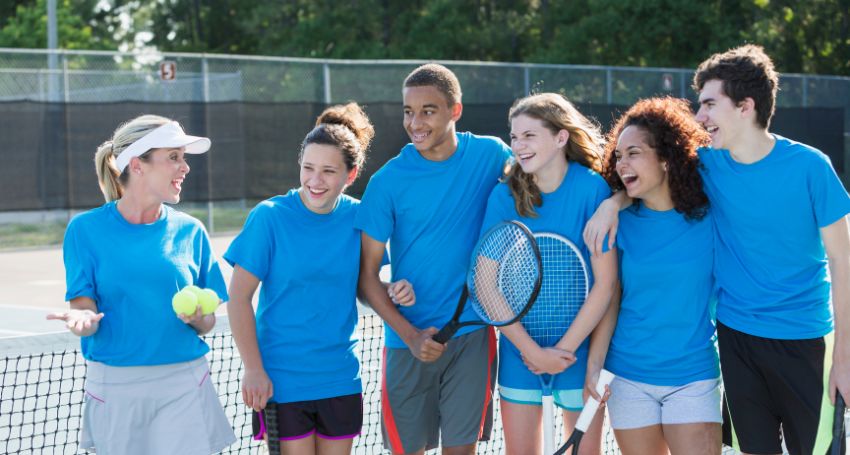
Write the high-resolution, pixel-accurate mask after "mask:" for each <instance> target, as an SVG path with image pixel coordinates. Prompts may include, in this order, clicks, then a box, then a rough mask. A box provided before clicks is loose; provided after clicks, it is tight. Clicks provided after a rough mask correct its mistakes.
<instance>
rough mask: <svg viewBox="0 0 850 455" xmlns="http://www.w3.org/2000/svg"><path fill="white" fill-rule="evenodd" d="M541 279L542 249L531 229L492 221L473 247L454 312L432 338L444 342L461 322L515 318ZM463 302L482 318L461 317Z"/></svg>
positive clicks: (497, 321)
mask: <svg viewBox="0 0 850 455" xmlns="http://www.w3.org/2000/svg"><path fill="white" fill-rule="evenodd" d="M542 280H543V265H542V262H541V259H540V250H539V249H538V248H537V243H536V242H535V241H534V236H533V235H532V234H531V231H529V230H528V228H527V227H525V225H524V224H522V223H519V222H517V221H506V222H502V223H499V224H497V225H495V226H493V227H492V228H491V229H490V230H488V231H487V232H486V233H484V235H483V236H481V239H479V240H478V244H476V245H475V249H474V250H473V251H472V257H471V259H470V264H469V271H468V272H467V274H466V283H465V284H464V286H463V291H462V292H461V296H460V301H458V304H457V309H456V310H455V313H454V316H452V319H451V320H450V321H449V323H448V324H446V326H445V327H443V328H442V330H440V331H439V332H438V333H436V334H435V335H434V336H433V337H432V338H433V339H434V341H436V342H438V343H443V344H445V343H446V342H447V341H449V340H450V339H451V338H452V335H454V334H455V333H456V332H457V331H458V330H459V329H460V328H461V327H465V326H470V325H492V326H496V327H500V326H505V325H510V324H513V323H514V322H516V321H518V320H519V319H521V318H522V317H523V316H524V315H525V314H526V313H527V312H528V310H529V309H530V308H531V306H532V304H534V300H535V299H536V298H537V294H538V292H540V285H541V283H542ZM466 305H472V308H473V309H474V310H475V313H476V314H477V315H478V317H479V318H480V319H478V320H470V321H464V322H460V317H461V315H462V314H463V310H464V308H465V307H466Z"/></svg>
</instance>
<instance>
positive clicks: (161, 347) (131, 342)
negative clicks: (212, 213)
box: [62, 201, 227, 366]
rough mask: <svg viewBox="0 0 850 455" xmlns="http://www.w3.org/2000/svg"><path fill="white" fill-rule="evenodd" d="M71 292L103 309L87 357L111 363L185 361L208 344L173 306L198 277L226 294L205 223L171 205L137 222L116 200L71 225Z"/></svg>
mask: <svg viewBox="0 0 850 455" xmlns="http://www.w3.org/2000/svg"><path fill="white" fill-rule="evenodd" d="M62 249H63V254H64V260H65V281H66V286H67V290H66V293H65V299H66V300H68V301H70V300H72V299H74V298H77V297H88V298H90V299H92V300H94V302H95V303H96V304H97V308H98V311H100V312H102V313H103V314H104V316H103V319H101V321H100V325H99V328H98V330H97V332H95V333H94V334H93V335H91V336H87V337H82V339H81V344H82V352H83V357H85V358H86V359H88V360H94V361H97V362H102V363H105V364H107V365H110V366H141V365H163V364H168V363H177V362H186V361H189V360H193V359H196V358H198V357H201V356H203V355H204V354H206V353H207V352H208V351H209V348H208V347H207V345H206V343H204V341H203V340H201V339H200V338H199V337H198V335H197V333H196V332H195V330H194V329H193V328H192V327H190V326H189V325H188V324H186V323H184V322H183V321H181V320H180V319H179V318H178V317H177V315H176V314H175V313H174V311H173V310H172V308H171V298H172V296H173V295H174V293H175V292H177V291H178V290H180V289H182V288H183V287H185V286H188V285H190V284H194V285H197V286H200V287H202V288H210V289H213V290H215V291H216V293H217V294H218V296H219V297H220V298H221V299H222V300H227V289H226V287H225V285H224V278H222V275H221V269H219V266H218V262H217V261H216V259H215V256H214V255H213V252H212V249H211V248H210V242H209V238H208V237H207V233H206V231H205V230H204V227H203V225H202V224H201V223H200V222H199V221H198V220H196V219H194V218H192V217H191V216H189V215H186V214H185V213H183V212H180V211H178V210H175V209H173V208H171V207H169V206H167V205H163V206H162V211H161V216H160V218H159V219H158V220H157V221H154V222H153V223H150V224H131V223H129V222H128V221H127V220H126V219H125V218H124V217H123V216H122V215H121V213H120V212H119V211H118V208H117V203H116V202H114V201H113V202H108V203H106V204H105V205H103V206H101V207H98V208H96V209H93V210H90V211H88V212H84V213H81V214H79V215H77V216H75V217H74V219H72V220H71V222H70V223H69V224H68V229H67V230H66V231H65V241H64V244H63V246H62Z"/></svg>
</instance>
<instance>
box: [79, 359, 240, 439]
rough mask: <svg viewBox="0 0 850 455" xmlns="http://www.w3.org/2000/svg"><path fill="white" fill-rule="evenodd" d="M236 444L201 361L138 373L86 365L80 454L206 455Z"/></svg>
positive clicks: (148, 368)
mask: <svg viewBox="0 0 850 455" xmlns="http://www.w3.org/2000/svg"><path fill="white" fill-rule="evenodd" d="M235 441H236V436H235V435H234V434H233V429H232V428H231V427H230V422H229V421H228V420H227V417H226V416H225V415H224V410H223V409H222V408H221V403H220V402H219V400H218V394H217V393H216V391H215V388H214V387H213V385H212V380H211V378H210V369H209V365H207V359H206V358H205V357H200V358H198V359H195V360H192V361H189V362H182V363H175V364H169V365H155V366H139V367H113V366H109V365H105V364H103V363H100V362H93V361H89V362H87V370H86V385H85V410H84V412H83V424H82V430H81V431H80V449H84V450H94V451H96V452H97V453H98V455H111V454H119V455H135V454H139V455H142V454H152V453H156V454H181V455H183V454H186V455H208V454H211V453H218V452H220V451H221V450H222V449H224V448H225V447H227V446H229V445H230V444H233V442H235Z"/></svg>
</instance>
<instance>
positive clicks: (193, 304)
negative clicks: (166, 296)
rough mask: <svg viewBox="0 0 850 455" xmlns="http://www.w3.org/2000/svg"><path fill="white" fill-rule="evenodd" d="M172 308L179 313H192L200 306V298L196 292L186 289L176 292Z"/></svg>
mask: <svg viewBox="0 0 850 455" xmlns="http://www.w3.org/2000/svg"><path fill="white" fill-rule="evenodd" d="M171 308H173V309H174V312H175V313H177V314H185V315H187V316H189V315H192V314H194V313H195V310H196V309H197V308H198V298H197V297H196V296H195V294H194V293H192V292H189V291H186V290H185V289H184V290H182V291H180V292H178V293H176V294H174V297H172V298H171Z"/></svg>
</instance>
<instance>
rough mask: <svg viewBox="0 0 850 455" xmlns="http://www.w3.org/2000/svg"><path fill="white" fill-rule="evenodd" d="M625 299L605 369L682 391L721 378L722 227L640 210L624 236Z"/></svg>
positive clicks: (624, 223)
mask: <svg viewBox="0 0 850 455" xmlns="http://www.w3.org/2000/svg"><path fill="white" fill-rule="evenodd" d="M617 247H618V250H619V260H620V278H621V282H622V287H623V296H622V300H621V303H620V315H619V317H618V318H617V327H616V329H615V330H614V336H613V338H612V339H611V346H610V348H609V350H608V357H607V358H606V361H605V367H606V368H607V369H609V370H611V372H612V373H614V374H615V375H617V376H622V377H624V378H626V379H630V380H632V381H638V382H643V383H646V384H652V385H658V386H680V385H685V384H688V383H691V382H694V381H700V380H704V379H713V378H717V377H718V376H720V370H719V363H718V359H717V350H716V349H715V346H714V322H713V321H712V318H711V313H712V305H714V302H715V291H714V276H713V265H714V223H713V222H712V220H711V214H709V215H706V217H705V218H703V219H702V220H698V221H697V220H693V221H688V220H686V219H685V217H684V216H683V215H682V214H681V213H678V212H676V211H675V210H672V209H671V210H667V211H663V212H658V211H655V210H652V209H649V208H647V207H646V206H643V205H638V204H636V205H633V206H631V207H629V208H628V209H626V210H624V211H622V212H620V229H619V231H618V234H617Z"/></svg>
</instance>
